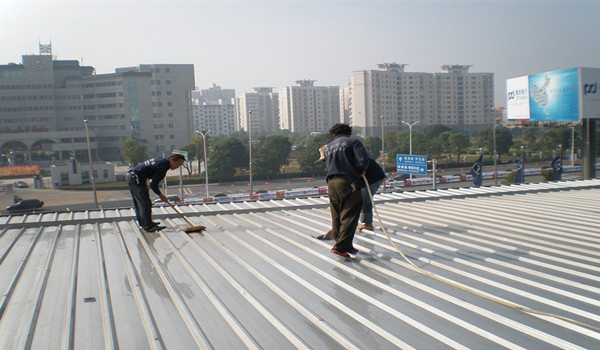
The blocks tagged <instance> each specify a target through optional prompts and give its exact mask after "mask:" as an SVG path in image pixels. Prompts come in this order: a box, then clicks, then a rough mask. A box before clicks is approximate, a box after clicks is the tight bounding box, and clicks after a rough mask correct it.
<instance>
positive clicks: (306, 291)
mask: <svg viewBox="0 0 600 350" xmlns="http://www.w3.org/2000/svg"><path fill="white" fill-rule="evenodd" d="M598 198H600V180H581V181H566V182H553V183H541V184H527V185H519V186H494V187H487V188H479V189H478V188H470V189H461V190H438V191H419V192H413V193H386V194H381V195H376V196H375V199H376V208H377V210H378V212H379V214H380V215H381V217H382V221H383V224H384V226H385V227H386V229H387V232H388V233H389V234H390V237H391V239H392V240H393V241H394V243H395V244H396V245H397V246H398V247H399V248H400V249H401V250H402V252H403V253H404V254H405V255H406V256H407V257H408V258H409V259H410V260H411V261H412V262H413V263H414V264H415V265H417V266H418V267H419V268H422V269H424V270H427V271H429V272H431V273H434V274H436V275H437V276H440V277H441V278H443V279H446V280H450V281H452V282H453V283H456V284H459V285H461V286H464V287H466V288H469V289H471V290H474V291H477V292H478V293H482V294H484V295H488V296H493V297H496V298H499V299H502V300H505V301H508V302H510V303H514V304H518V305H521V306H525V307H529V308H532V309H536V310H541V311H544V312H548V313H552V314H557V315H561V316H564V317H568V318H570V319H573V320H576V321H578V322H581V323H584V324H585V325H591V326H592V327H596V328H597V327H600V304H599V303H598V300H600V274H599V273H598V266H599V264H600V258H599V257H598V253H597V252H598V251H599V249H600V216H599V215H598V209H597V208H598ZM178 209H179V210H181V211H182V212H184V213H185V215H186V217H188V218H189V219H190V221H192V223H193V224H194V225H204V226H207V230H206V231H205V232H203V233H193V234H190V235H187V234H185V233H184V232H182V231H181V228H185V227H187V225H188V224H187V223H186V222H185V221H184V220H182V219H181V218H179V217H178V215H177V214H176V213H175V212H174V211H173V209H172V208H166V207H160V208H153V210H154V216H155V218H158V220H159V221H160V222H161V223H163V224H164V225H165V226H167V228H166V229H164V230H162V231H160V232H156V233H146V232H143V231H140V230H139V228H138V227H137V225H136V222H135V216H134V214H133V212H132V211H131V210H130V209H117V210H98V211H89V212H71V213H42V214H33V215H23V216H9V217H2V218H0V223H1V225H2V226H1V228H0V292H1V295H2V300H1V301H0V348H1V349H21V348H33V349H48V348H81V349H95V348H122V349H148V348H156V349H196V348H198V349H204V348H209V349H210V348H215V349H243V348H256V349H258V348H265V349H274V348H277V349H289V348H305V349H309V348H311V349H352V348H356V349H396V348H407V349H410V348H415V349H424V348H429V349H432V348H435V349H441V348H476V349H484V348H485V349H500V348H510V349H516V348H529V349H550V348H557V349H559V348H560V349H576V348H587V349H589V348H594V347H597V344H598V341H599V340H600V332H598V331H596V330H594V329H590V328H587V327H585V326H582V325H577V324H573V323H569V322H566V321H563V320H560V319H557V318H553V317H548V316H542V315H537V314H531V313H525V312H522V311H519V310H516V309H514V308H510V307H507V306H504V305H500V304H498V303H494V302H491V301H489V300H486V299H483V298H481V297H479V296H476V295H473V294H471V293H468V292H466V291H465V290H462V289H458V288H455V287H452V286H450V285H448V284H445V283H441V282H439V281H437V280H434V279H432V278H430V277H428V276H426V275H423V274H422V273H420V272H419V271H417V270H416V269H414V268H413V267H411V266H410V264H409V263H408V262H407V261H405V260H404V259H403V258H402V256H401V255H400V254H399V253H398V252H397V251H396V250H395V249H394V247H393V246H392V244H391V243H390V242H389V241H388V239H387V238H386V236H385V235H384V233H383V232H382V230H381V226H380V224H379V223H377V222H375V223H374V224H375V230H374V231H372V232H371V231H364V232H361V233H358V234H357V235H356V238H355V247H357V248H358V249H359V250H360V253H359V254H358V255H357V257H356V258H355V259H351V260H350V259H344V258H341V257H337V256H336V255H333V254H331V253H330V252H329V249H330V248H331V242H323V241H319V240H316V239H315V238H314V236H317V235H320V234H323V233H324V232H326V231H327V230H328V229H329V225H330V215H329V209H328V200H327V198H326V197H317V198H307V199H298V200H272V201H261V202H243V203H227V204H211V205H190V206H181V207H179V208H178Z"/></svg>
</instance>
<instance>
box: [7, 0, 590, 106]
mask: <svg viewBox="0 0 600 350" xmlns="http://www.w3.org/2000/svg"><path fill="white" fill-rule="evenodd" d="M34 5H35V6H34ZM0 6H1V8H2V9H3V10H2V11H0V33H2V34H0V37H1V38H2V40H1V42H3V44H4V45H3V49H2V50H1V51H0V64H8V63H10V62H15V63H20V62H21V56H22V55H26V54H38V44H39V43H42V44H44V43H48V42H51V43H52V48H53V55H54V56H56V58H57V59H59V60H79V61H81V63H82V65H90V66H93V67H95V68H96V72H97V74H106V73H114V71H115V69H116V68H118V67H128V66H137V65H139V64H153V63H169V64H194V69H195V86H196V87H197V88H199V89H203V88H207V87H210V86H212V84H213V83H214V84H217V85H218V86H221V87H223V88H226V89H235V90H236V94H237V95H240V94H242V93H245V92H251V91H253V87H258V86H269V87H274V88H275V89H276V90H278V89H281V88H284V87H287V86H294V85H295V81H296V80H303V79H310V80H315V81H316V82H315V85H317V86H339V87H340V88H343V87H345V86H346V85H347V83H348V79H349V78H350V76H351V75H352V72H354V71H360V70H372V69H377V64H379V63H388V62H390V63H391V62H395V63H400V64H407V67H406V71H407V72H427V73H433V72H440V66H441V65H444V64H464V65H472V67H471V69H470V71H471V72H474V73H479V72H482V73H483V72H485V73H487V72H489V73H494V80H495V81H494V97H495V106H497V107H503V106H506V101H505V98H504V94H505V81H506V79H510V78H514V77H518V76H523V75H529V74H535V73H540V72H545V71H551V70H556V69H562V68H570V67H576V66H583V67H595V66H598V64H597V57H599V56H600V48H599V47H598V46H597V45H594V44H593V43H595V42H596V39H595V36H596V31H597V30H596V29H595V23H596V18H595V17H596V15H597V13H600V3H599V2H594V1H569V2H564V1H529V2H522V1H512V2H511V1H503V2H499V1H460V2H450V1H420V2H415V1H386V2H383V1H375V2H372V1H369V2H367V1H356V2H340V1H283V0H279V1H221V2H213V1H174V2H142V1H131V0H130V1H125V2H116V1H78V2H74V1H37V2H33V1H28V0H26V1H18V2H17V1H12V0H0ZM95 23H97V25H95ZM14 33H18V35H15V34H14Z"/></svg>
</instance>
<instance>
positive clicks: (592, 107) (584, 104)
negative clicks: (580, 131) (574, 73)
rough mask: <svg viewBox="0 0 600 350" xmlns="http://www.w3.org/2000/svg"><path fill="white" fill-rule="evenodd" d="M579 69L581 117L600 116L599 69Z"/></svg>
mask: <svg viewBox="0 0 600 350" xmlns="http://www.w3.org/2000/svg"><path fill="white" fill-rule="evenodd" d="M580 69H581V84H580V86H581V90H582V91H581V104H580V106H581V114H582V115H583V118H592V119H593V118H600V91H599V90H598V85H600V69H598V68H584V67H582V68H580Z"/></svg>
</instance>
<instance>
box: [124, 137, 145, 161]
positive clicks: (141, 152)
mask: <svg viewBox="0 0 600 350" xmlns="http://www.w3.org/2000/svg"><path fill="white" fill-rule="evenodd" d="M121 155H122V156H123V160H125V161H126V162H127V164H129V166H135V165H137V164H139V163H141V162H143V161H145V160H146V159H147V158H148V155H147V153H146V146H144V145H143V144H142V143H140V142H139V141H138V140H134V139H127V140H125V141H123V145H122V146H121Z"/></svg>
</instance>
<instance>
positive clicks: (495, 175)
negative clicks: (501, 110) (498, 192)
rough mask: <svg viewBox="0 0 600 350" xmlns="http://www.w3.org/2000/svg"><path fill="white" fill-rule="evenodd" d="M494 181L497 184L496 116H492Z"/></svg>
mask: <svg viewBox="0 0 600 350" xmlns="http://www.w3.org/2000/svg"><path fill="white" fill-rule="evenodd" d="M493 143H494V182H495V184H496V185H497V184H498V164H497V161H496V158H498V157H497V156H496V117H495V116H494V140H493Z"/></svg>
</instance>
